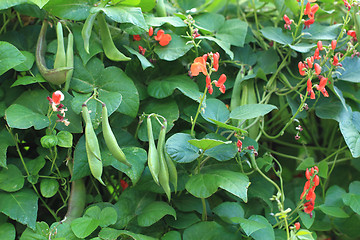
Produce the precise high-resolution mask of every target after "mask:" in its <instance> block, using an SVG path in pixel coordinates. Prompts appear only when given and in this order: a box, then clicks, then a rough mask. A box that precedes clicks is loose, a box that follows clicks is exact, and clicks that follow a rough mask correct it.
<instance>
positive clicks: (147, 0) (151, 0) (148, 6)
mask: <svg viewBox="0 0 360 240" xmlns="http://www.w3.org/2000/svg"><path fill="white" fill-rule="evenodd" d="M155 6H156V0H141V2H140V4H139V5H138V7H141V10H142V11H143V12H150V11H151V10H152V9H153V8H154V7H155Z"/></svg>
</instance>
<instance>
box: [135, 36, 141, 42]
mask: <svg viewBox="0 0 360 240" xmlns="http://www.w3.org/2000/svg"><path fill="white" fill-rule="evenodd" d="M133 40H134V41H140V40H141V37H140V35H133Z"/></svg>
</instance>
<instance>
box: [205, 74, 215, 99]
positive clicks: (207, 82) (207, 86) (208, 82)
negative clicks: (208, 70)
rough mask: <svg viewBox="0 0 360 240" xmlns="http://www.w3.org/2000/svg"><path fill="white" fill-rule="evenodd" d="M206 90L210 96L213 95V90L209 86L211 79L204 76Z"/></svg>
mask: <svg viewBox="0 0 360 240" xmlns="http://www.w3.org/2000/svg"><path fill="white" fill-rule="evenodd" d="M206 88H207V89H208V91H209V93H210V95H211V94H212V93H213V91H214V90H213V88H212V85H211V79H210V76H209V75H207V76H206Z"/></svg>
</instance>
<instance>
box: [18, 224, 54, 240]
mask: <svg viewBox="0 0 360 240" xmlns="http://www.w3.org/2000/svg"><path fill="white" fill-rule="evenodd" d="M49 232H50V231H49V225H48V224H47V223H46V222H37V223H36V227H35V229H31V228H26V229H25V231H24V232H23V233H22V234H21V237H20V240H32V239H36V240H47V239H48V236H49Z"/></svg>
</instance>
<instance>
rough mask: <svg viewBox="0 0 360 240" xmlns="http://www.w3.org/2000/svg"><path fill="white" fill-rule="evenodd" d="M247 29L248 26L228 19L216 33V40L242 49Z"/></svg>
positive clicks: (239, 21) (236, 20) (237, 20)
mask: <svg viewBox="0 0 360 240" xmlns="http://www.w3.org/2000/svg"><path fill="white" fill-rule="evenodd" d="M247 29H248V24H247V23H246V22H243V21H241V20H239V19H230V20H227V21H225V23H224V24H223V25H222V26H221V27H220V28H219V30H218V31H217V32H216V38H218V39H220V40H222V41H224V42H227V43H230V44H231V45H234V46H238V47H243V46H244V43H245V37H246V33H247Z"/></svg>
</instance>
